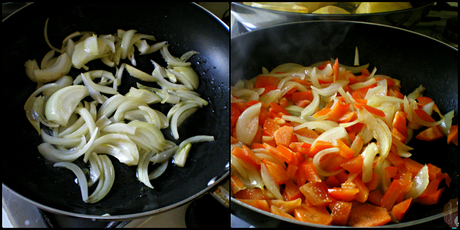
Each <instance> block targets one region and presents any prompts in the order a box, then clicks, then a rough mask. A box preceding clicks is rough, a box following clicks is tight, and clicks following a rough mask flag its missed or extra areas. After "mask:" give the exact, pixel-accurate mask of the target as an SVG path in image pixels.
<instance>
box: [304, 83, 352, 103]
mask: <svg viewBox="0 0 460 230" xmlns="http://www.w3.org/2000/svg"><path fill="white" fill-rule="evenodd" d="M348 82H349V81H348V80H337V81H336V82H334V83H332V84H330V85H329V86H328V87H326V88H317V87H315V86H312V87H311V88H312V89H313V90H314V91H316V92H317V93H318V94H319V95H321V96H325V97H330V96H332V95H334V94H335V93H337V91H338V89H339V88H340V87H344V86H345V85H347V84H348ZM313 100H314V99H313Z"/></svg>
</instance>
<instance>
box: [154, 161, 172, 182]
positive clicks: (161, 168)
mask: <svg viewBox="0 0 460 230" xmlns="http://www.w3.org/2000/svg"><path fill="white" fill-rule="evenodd" d="M168 164H169V162H168V161H164V162H162V163H161V164H160V166H158V167H157V168H156V169H154V170H153V171H152V172H150V173H149V180H154V179H157V178H158V177H160V176H161V175H162V174H163V173H164V172H165V171H166V169H167V168H168Z"/></svg>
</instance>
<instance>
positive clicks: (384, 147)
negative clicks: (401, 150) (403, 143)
mask: <svg viewBox="0 0 460 230" xmlns="http://www.w3.org/2000/svg"><path fill="white" fill-rule="evenodd" d="M358 116H362V121H363V123H364V124H366V126H367V128H368V129H369V130H370V131H371V132H372V135H373V136H374V138H375V139H376V140H377V142H378V144H379V149H380V157H381V159H382V160H383V159H385V158H386V157H387V156H388V153H389V152H390V148H391V144H392V142H391V140H392V138H391V132H390V129H389V128H388V126H387V125H386V124H385V122H384V121H382V120H380V119H378V118H375V117H374V116H372V114H371V113H369V112H368V111H367V110H366V109H360V110H359V113H358Z"/></svg>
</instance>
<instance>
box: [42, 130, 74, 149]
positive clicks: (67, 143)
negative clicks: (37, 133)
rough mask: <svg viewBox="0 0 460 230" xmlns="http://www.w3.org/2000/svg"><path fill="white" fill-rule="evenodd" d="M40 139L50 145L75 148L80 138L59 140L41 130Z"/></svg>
mask: <svg viewBox="0 0 460 230" xmlns="http://www.w3.org/2000/svg"><path fill="white" fill-rule="evenodd" d="M41 137H42V139H43V141H44V142H46V143H50V144H52V145H62V146H64V147H67V148H68V147H75V146H77V145H78V144H79V143H80V141H81V138H60V137H53V136H50V135H48V134H47V133H46V132H45V131H44V130H43V129H42V131H41Z"/></svg>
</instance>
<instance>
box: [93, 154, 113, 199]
mask: <svg viewBox="0 0 460 230" xmlns="http://www.w3.org/2000/svg"><path fill="white" fill-rule="evenodd" d="M99 157H100V158H101V161H102V165H103V171H104V182H103V184H102V188H101V189H100V190H98V192H97V193H96V192H93V193H92V194H91V196H89V198H88V202H87V203H96V202H98V201H100V200H102V199H103V198H104V197H105V196H106V195H107V194H108V193H109V192H110V189H111V188H112V186H113V183H114V181H115V170H114V168H113V164H112V161H110V159H109V157H108V156H106V155H99ZM99 183H101V181H99ZM98 187H99V184H98Z"/></svg>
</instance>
